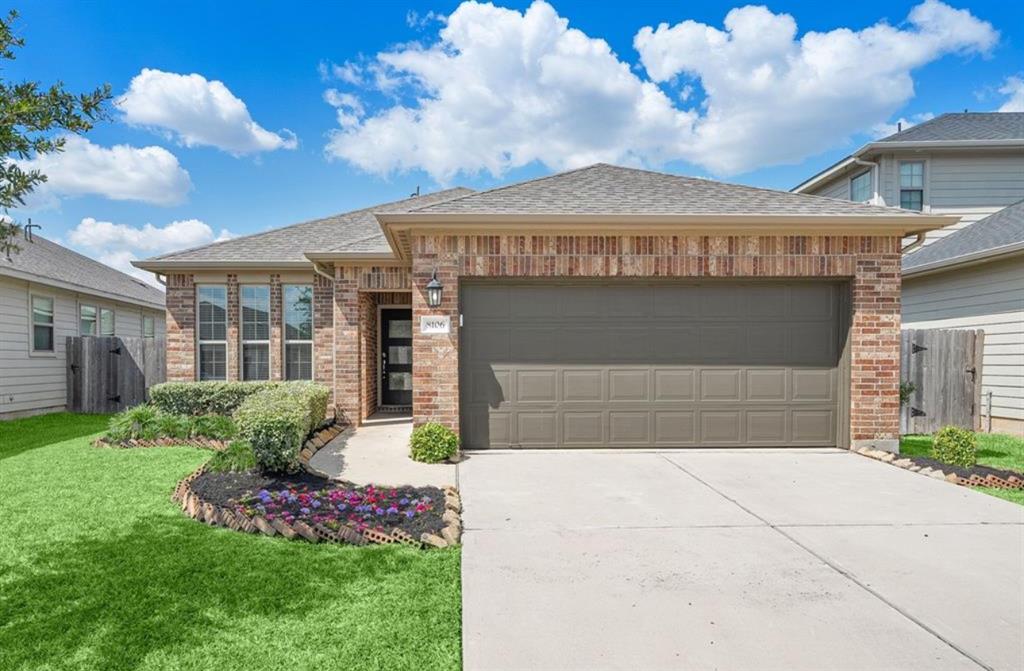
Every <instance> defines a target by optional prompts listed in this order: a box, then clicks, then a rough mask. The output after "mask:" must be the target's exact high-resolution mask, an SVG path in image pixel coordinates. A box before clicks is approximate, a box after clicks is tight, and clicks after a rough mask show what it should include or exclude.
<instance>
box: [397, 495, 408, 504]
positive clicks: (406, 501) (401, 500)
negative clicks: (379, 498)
mask: <svg viewBox="0 0 1024 671" xmlns="http://www.w3.org/2000/svg"><path fill="white" fill-rule="evenodd" d="M398 503H399V504H400V505H403V506H404V505H406V504H408V503H409V499H407V498H405V497H402V498H401V499H399V500H398Z"/></svg>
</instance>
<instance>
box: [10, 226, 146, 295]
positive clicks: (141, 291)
mask: <svg viewBox="0 0 1024 671" xmlns="http://www.w3.org/2000/svg"><path fill="white" fill-rule="evenodd" d="M17 244H18V246H19V247H20V248H21V251H19V252H12V253H11V259H10V260H7V258H6V256H5V255H3V254H0V274H3V271H4V270H8V269H9V270H12V271H18V272H20V273H26V274H28V275H32V276H35V277H38V278H39V282H40V283H41V284H46V283H47V282H48V281H50V282H59V283H64V284H70V285H74V286H76V287H80V290H81V291H82V292H83V293H92V292H101V293H104V294H112V295H115V296H124V297H125V298H127V299H129V300H132V301H141V302H143V303H149V304H152V305H153V306H154V307H159V308H162V307H163V305H164V292H162V291H160V290H159V289H157V288H156V287H152V286H150V285H148V284H146V283H145V282H143V281H142V280H139V279H136V278H134V277H132V276H131V275H128V274H126V273H122V272H121V271H120V270H114V269H113V268H111V267H110V266H107V265H104V264H102V263H100V262H99V261H94V260H93V259H90V258H89V257H87V256H82V255H81V254H79V253H78V252H73V251H71V250H70V249H68V248H67V247H62V246H61V245H58V244H57V243H56V242H51V241H50V240H47V239H46V238H43V237H41V236H39V235H34V236H33V242H29V241H27V240H25V239H24V238H20V239H18V240H17Z"/></svg>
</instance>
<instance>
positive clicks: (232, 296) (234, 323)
mask: <svg viewBox="0 0 1024 671" xmlns="http://www.w3.org/2000/svg"><path fill="white" fill-rule="evenodd" d="M227 288H228V315H227V317H228V330H227V334H228V346H227V348H226V349H227V357H228V361H227V366H226V368H227V376H228V379H229V380H241V379H242V377H241V375H240V373H239V367H240V361H239V360H240V359H241V351H242V343H241V342H240V341H239V339H238V338H239V331H240V328H239V325H238V324H239V321H240V320H241V318H242V314H241V310H240V308H239V302H238V301H239V300H240V298H239V295H238V275H233V274H228V282H227Z"/></svg>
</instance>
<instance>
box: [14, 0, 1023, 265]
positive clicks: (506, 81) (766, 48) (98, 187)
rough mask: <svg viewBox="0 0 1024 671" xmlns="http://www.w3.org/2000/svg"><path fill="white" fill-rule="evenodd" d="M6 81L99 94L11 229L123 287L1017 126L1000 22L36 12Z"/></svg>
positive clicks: (427, 11) (794, 177) (1016, 64)
mask: <svg viewBox="0 0 1024 671" xmlns="http://www.w3.org/2000/svg"><path fill="white" fill-rule="evenodd" d="M17 9H18V11H19V12H20V13H21V17H20V19H19V20H18V22H17V24H16V30H17V32H18V33H19V34H20V35H21V36H22V37H24V38H25V39H26V41H27V44H26V46H25V47H24V48H23V49H20V50H19V51H18V52H17V60H16V61H15V62H14V63H11V64H8V65H7V66H6V67H5V68H4V69H3V70H2V71H0V77H3V78H4V79H5V80H13V81H16V80H35V81H39V82H41V83H43V84H50V83H53V82H54V81H57V80H60V81H63V82H64V84H65V85H66V87H67V88H68V89H69V90H72V91H87V90H91V89H92V88H94V87H96V86H97V85H100V84H103V83H109V84H110V85H111V87H112V91H113V93H114V100H113V101H112V103H111V105H110V108H109V111H110V114H109V117H110V118H109V120H107V121H104V122H102V123H100V124H99V125H97V127H96V128H94V129H93V130H92V131H91V132H89V133H88V134H87V135H86V136H85V137H82V138H69V139H68V141H67V145H66V150H65V151H64V152H63V153H62V154H59V155H50V156H43V157H37V158H34V159H30V160H28V161H27V165H29V166H31V167H37V168H39V169H41V170H42V171H43V172H44V173H45V174H47V175H48V176H49V178H50V179H49V181H48V182H47V184H46V185H44V186H43V187H41V188H40V189H39V190H38V191H37V193H35V194H33V195H32V196H31V197H30V200H29V202H28V203H27V206H26V207H25V208H21V209H19V210H17V211H14V212H12V213H11V214H12V215H13V216H14V217H15V218H16V219H17V220H18V221H21V222H24V221H25V220H26V219H28V218H31V219H32V221H33V223H37V224H41V225H42V227H43V228H42V233H43V235H45V236H47V237H49V238H51V239H54V240H57V241H59V242H61V243H63V244H66V245H68V246H70V247H72V248H74V249H76V250H78V251H80V252H82V253H85V254H86V255H88V256H91V257H93V258H96V259H98V260H100V261H103V262H105V263H108V264H110V265H112V266H114V267H117V268H119V269H121V270H125V271H126V272H131V273H133V274H136V275H137V276H139V277H142V278H144V279H148V280H152V279H153V278H152V276H151V275H149V274H148V273H145V272H143V271H139V270H136V269H134V268H132V267H131V265H130V261H131V260H132V259H136V258H145V257H148V256H153V255H157V254H161V253H166V252H169V251H173V250H176V249H183V248H187V247H193V246H197V245H202V244H206V243H209V242H211V241H214V240H219V239H224V238H229V237H233V236H238V235H246V234H251V233H257V232H260V231H264V230H267V229H270V228H275V227H279V226H284V225H287V224H291V223H295V222H299V221H304V220H307V219H312V218H316V217H321V216H327V215H330V214H335V213H339V212H345V211H348V210H353V209H357V208H360V207H367V206H371V205H374V204H379V203H384V202H389V201H393V200H398V199H401V198H405V197H407V196H408V195H409V194H410V193H412V192H414V191H416V190H417V188H419V189H421V190H422V191H423V192H429V191H433V190H437V189H439V188H444V187H449V186H455V185H462V186H468V187H471V188H475V189H485V188H490V187H493V186H498V185H501V184H504V183H508V182H511V181H519V180H523V179H530V178H533V177H538V176H542V175H545V174H549V173H551V172H555V171H559V170H565V169H570V168H574V167H579V166H583V165H588V164H591V163H595V162H609V163H617V164H621V165H630V166H637V167H645V168H651V169H655V170H664V171H667V172H673V173H678V174H685V175H695V176H700V177H708V178H713V179H720V180H723V181H730V182H737V183H743V184H751V185H756V186H763V187H769V188H778V189H789V188H792V187H793V186H794V185H796V184H797V183H799V182H801V181H803V180H804V179H805V178H807V177H809V176H810V175H813V174H814V173H816V172H818V171H819V170H821V169H823V168H825V167H827V166H828V165H830V164H832V163H833V162H835V161H836V160H838V159H840V158H842V157H843V156H845V155H847V154H849V153H850V152H851V151H852V150H854V149H856V148H857V147H859V146H860V145H862V144H864V143H865V142H868V141H870V140H872V139H874V138H877V137H881V136H884V135H886V134H889V133H890V132H893V131H894V130H895V126H896V123H897V122H902V123H903V124H904V125H905V126H906V125H910V124H913V123H919V122H921V121H923V120H927V119H929V118H931V117H932V116H935V115H939V114H942V113H944V112H953V111H956V112H959V111H963V110H965V109H968V110H970V111H995V110H1002V111H1024V46H1022V42H1024V4H1022V3H1017V2H1005V1H1002V2H981V1H974V2H962V1H958V0H951V1H950V2H949V3H948V4H946V3H944V2H939V1H938V0H924V1H923V2H900V1H889V2H884V3H883V2H873V1H867V0H864V1H861V2H858V3H822V2H814V3H810V2H788V1H787V2H770V3H768V4H767V5H743V4H740V3H736V2H701V3H692V2H682V1H680V0H677V1H675V2H643V1H641V0H632V1H631V2H629V3H610V2H609V3H605V2H592V1H591V2H568V1H559V0H552V1H551V2H543V1H540V0H538V1H537V2H533V3H530V2H511V1H500V2H497V3H495V4H481V3H474V2H463V3H457V2H430V1H427V2H371V3H365V2H361V3H355V2H347V3H340V2H338V3H306V2H291V3H287V4H283V3H267V2H247V3H245V4H244V5H240V4H235V3H207V2H181V1H177V2H155V3H136V2H132V3H117V2H112V1H111V2H85V1H78V2H60V1H56V0H47V1H46V2H32V3H28V4H24V5H22V6H19V7H17Z"/></svg>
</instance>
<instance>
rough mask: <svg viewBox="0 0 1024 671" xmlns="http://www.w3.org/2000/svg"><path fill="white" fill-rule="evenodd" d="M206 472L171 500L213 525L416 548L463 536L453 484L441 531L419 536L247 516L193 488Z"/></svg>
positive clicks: (448, 542)
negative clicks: (205, 498) (206, 498)
mask: <svg viewBox="0 0 1024 671" xmlns="http://www.w3.org/2000/svg"><path fill="white" fill-rule="evenodd" d="M205 472H206V466H205V464H204V465H203V466H200V467H199V468H197V469H196V470H195V471H193V472H192V473H191V474H189V475H188V476H186V477H185V478H184V479H183V480H181V481H180V482H179V483H178V485H177V486H176V487H175V488H174V494H173V495H172V496H171V500H172V501H174V502H175V503H177V504H179V505H180V506H181V510H182V512H184V513H185V514H186V515H188V516H189V517H191V518H192V519H194V520H198V521H200V522H204V523H206V524H209V525H210V526H218V527H226V528H228V529H231V530H233V531H241V532H244V533H251V534H254V533H262V534H263V535H265V536H282V537H284V538H287V539H289V540H292V539H303V540H307V541H309V542H310V543H321V542H324V543H348V544H350V545H368V544H371V543H373V544H377V545H393V544H396V543H400V544H402V545H409V546H412V547H416V548H421V549H422V548H427V547H438V548H443V547H450V546H455V545H458V544H459V542H460V541H461V540H462V519H461V516H460V513H461V512H462V499H461V497H460V496H459V492H458V490H457V489H455V488H454V487H442V488H441V491H443V492H444V507H445V510H444V514H443V515H442V519H443V520H444V521H445V527H444V528H443V529H441V534H440V535H437V534H431V533H424V534H422V535H421V536H420V538H419V540H417V539H415V538H413V536H412V535H411V534H409V533H408V532H406V531H403V530H402V529H397V528H395V529H391V530H390V531H379V530H377V529H366V530H365V531H363V532H362V533H360V532H358V531H356V530H355V529H352V528H350V527H346V526H342V527H340V528H339V529H337V530H333V529H329V528H327V527H326V526H324V525H322V524H313V525H310V524H307V523H305V522H303V521H301V520H299V521H296V522H294V523H293V524H288V523H287V522H285V521H283V520H281V519H274V520H269V521H268V520H267V519H266V518H264V517H261V516H256V517H252V518H250V517H246V516H245V515H242V514H239V513H237V512H235V511H234V510H231V509H230V508H225V507H223V506H219V505H216V504H214V503H211V502H209V501H205V500H203V498H202V497H200V496H199V494H197V493H196V492H195V491H194V490H193V489H192V482H193V481H195V479H196V478H198V477H199V476H200V475H202V474H203V473H205Z"/></svg>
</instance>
